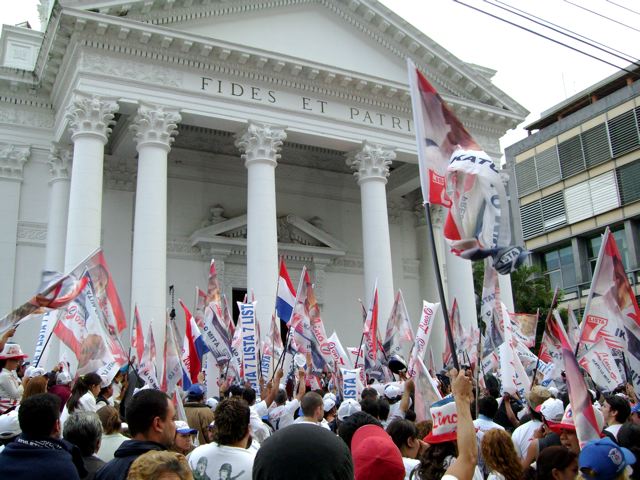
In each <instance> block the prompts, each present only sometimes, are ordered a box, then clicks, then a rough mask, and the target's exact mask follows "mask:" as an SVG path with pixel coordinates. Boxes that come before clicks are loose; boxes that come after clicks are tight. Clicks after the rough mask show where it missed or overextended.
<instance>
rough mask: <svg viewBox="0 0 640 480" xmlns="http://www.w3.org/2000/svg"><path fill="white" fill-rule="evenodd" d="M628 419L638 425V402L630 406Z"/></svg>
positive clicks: (639, 411)
mask: <svg viewBox="0 0 640 480" xmlns="http://www.w3.org/2000/svg"><path fill="white" fill-rule="evenodd" d="M629 420H631V422H632V423H635V424H636V425H640V403H636V404H635V405H634V406H633V407H631V414H630V415H629Z"/></svg>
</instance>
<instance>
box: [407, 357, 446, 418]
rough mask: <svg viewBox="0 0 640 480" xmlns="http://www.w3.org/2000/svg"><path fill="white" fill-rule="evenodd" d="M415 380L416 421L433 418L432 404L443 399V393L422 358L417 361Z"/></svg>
mask: <svg viewBox="0 0 640 480" xmlns="http://www.w3.org/2000/svg"><path fill="white" fill-rule="evenodd" d="M414 382H415V399H416V404H415V408H414V410H415V412H416V422H422V421H424V420H431V414H430V408H431V405H433V404H434V403H436V402H437V401H439V400H442V395H440V391H439V390H438V384H437V383H436V382H435V380H434V379H433V378H432V377H431V375H429V371H428V370H427V368H426V367H425V365H424V362H423V361H422V359H420V358H418V359H417V361H416V362H415V377H414Z"/></svg>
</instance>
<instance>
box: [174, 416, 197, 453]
mask: <svg viewBox="0 0 640 480" xmlns="http://www.w3.org/2000/svg"><path fill="white" fill-rule="evenodd" d="M175 423H176V438H175V440H174V442H173V446H172V450H174V451H176V452H178V453H181V454H183V455H186V454H187V453H189V452H190V451H191V450H193V437H194V435H195V434H197V433H198V430H196V429H195V428H191V427H189V424H188V423H187V422H185V421H184V420H176V422H175Z"/></svg>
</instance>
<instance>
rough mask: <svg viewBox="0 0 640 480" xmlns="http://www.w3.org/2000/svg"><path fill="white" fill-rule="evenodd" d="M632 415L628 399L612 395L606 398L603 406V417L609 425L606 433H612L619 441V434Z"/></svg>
mask: <svg viewBox="0 0 640 480" xmlns="http://www.w3.org/2000/svg"><path fill="white" fill-rule="evenodd" d="M630 414H631V405H629V402H628V401H627V399H626V398H624V397H622V396H620V395H610V396H608V397H606V398H605V401H604V404H603V405H602V415H603V416H604V420H605V422H606V423H607V428H605V429H604V431H605V432H608V433H610V434H611V435H613V437H614V438H615V439H616V440H617V438H618V432H619V431H620V428H622V425H623V424H624V422H626V421H627V418H629V415H630Z"/></svg>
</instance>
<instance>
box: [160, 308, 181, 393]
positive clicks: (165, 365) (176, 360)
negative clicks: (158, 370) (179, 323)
mask: <svg viewBox="0 0 640 480" xmlns="http://www.w3.org/2000/svg"><path fill="white" fill-rule="evenodd" d="M165 325H166V327H165V335H164V352H163V355H162V384H161V385H160V389H161V390H162V391H163V392H166V393H167V394H168V395H172V394H173V392H175V391H176V388H177V386H178V382H180V380H181V379H182V362H181V361H180V355H179V354H178V347H177V345H176V338H175V334H174V333H173V327H172V326H171V320H170V319H169V317H168V316H167V320H166V324H165Z"/></svg>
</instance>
